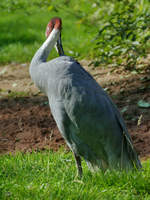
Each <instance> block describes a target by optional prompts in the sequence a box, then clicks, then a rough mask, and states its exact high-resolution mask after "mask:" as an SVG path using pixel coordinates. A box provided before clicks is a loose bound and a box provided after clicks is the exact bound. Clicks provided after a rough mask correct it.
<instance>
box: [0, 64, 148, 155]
mask: <svg viewBox="0 0 150 200" xmlns="http://www.w3.org/2000/svg"><path fill="white" fill-rule="evenodd" d="M82 64H83V65H84V66H85V68H86V69H87V70H88V71H89V70H90V73H91V74H92V75H93V76H94V78H95V79H96V80H97V81H98V82H99V83H100V84H101V86H103V88H105V90H106V91H107V92H108V93H109V94H110V96H111V97H112V99H113V101H114V102H115V103H116V104H117V106H118V108H119V109H120V111H121V112H122V115H123V117H124V119H125V122H126V124H127V128H128V129H129V132H130V134H131V136H132V139H133V143H134V146H135V148H136V149H137V152H138V153H139V154H140V157H141V158H148V157H150V108H142V107H140V106H138V104H137V103H138V102H139V100H144V101H145V102H150V73H149V70H148V68H147V69H146V70H144V71H141V72H139V73H137V72H136V71H133V72H128V71H124V70H123V69H122V68H119V69H117V70H113V68H109V69H107V70H106V69H104V68H96V69H92V68H89V67H87V63H86V62H85V61H84V62H82ZM62 145H64V146H65V147H66V145H65V142H64V140H63V138H62V137H61V135H60V133H59V131H58V129H57V127H56V124H55V122H54V120H53V117H52V115H51V113H50V110H49V106H48V101H47V98H46V97H45V96H43V95H42V94H41V93H40V92H39V91H38V90H37V89H36V88H35V86H34V85H33V83H32V81H31V79H30V77H29V73H28V65H27V64H22V65H17V64H12V65H8V66H1V67H0V153H1V154H2V153H8V152H16V151H23V152H26V151H32V150H43V149H53V150H57V149H58V148H59V147H60V146H62Z"/></svg>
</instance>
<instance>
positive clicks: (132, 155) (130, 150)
mask: <svg viewBox="0 0 150 200" xmlns="http://www.w3.org/2000/svg"><path fill="white" fill-rule="evenodd" d="M123 134H124V138H125V141H126V142H125V145H126V150H127V154H128V158H129V160H130V161H131V163H132V167H133V168H137V169H140V168H142V165H141V162H140V160H139V158H138V155H137V153H136V151H135V149H134V147H133V145H132V142H131V140H130V139H129V138H128V137H127V135H126V134H125V133H124V132H123Z"/></svg>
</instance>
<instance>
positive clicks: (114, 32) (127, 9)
mask: <svg viewBox="0 0 150 200" xmlns="http://www.w3.org/2000/svg"><path fill="white" fill-rule="evenodd" d="M140 3H141V1H138V2H137V1H135V0H131V1H128V0H123V1H116V2H115V3H113V4H112V5H111V7H112V11H111V12H110V13H109V12H108V13H106V16H105V17H104V19H103V22H102V27H101V28H100V30H99V32H98V34H97V37H96V38H95V43H94V47H93V51H92V55H93V57H95V58H96V59H95V61H94V64H95V65H97V64H99V63H114V64H115V63H116V65H120V64H124V65H125V66H126V68H128V69H130V68H131V67H132V69H133V68H134V66H135V65H136V63H137V62H138V59H139V58H141V57H142V56H146V50H147V48H148V44H147V41H148V40H149V39H150V31H149V27H150V10H149V7H147V5H148V4H149V2H148V1H143V4H140ZM144 3H145V4H144ZM146 3H147V4H146Z"/></svg>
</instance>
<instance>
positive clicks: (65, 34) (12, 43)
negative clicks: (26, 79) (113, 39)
mask: <svg viewBox="0 0 150 200" xmlns="http://www.w3.org/2000/svg"><path fill="white" fill-rule="evenodd" d="M1 15H2V16H3V17H1V18H0V28H1V32H0V63H1V64H6V63H12V62H17V63H23V62H30V61H31V59H32V57H33V55H34V53H35V52H36V51H37V49H38V48H39V47H40V46H41V45H42V43H43V42H44V41H45V29H46V25H47V23H48V22H49V20H50V19H51V18H52V17H54V16H60V17H61V18H62V20H63V30H62V40H63V46H64V50H65V53H66V54H67V55H71V56H74V57H84V56H85V55H86V54H87V53H88V51H89V50H88V48H86V46H88V43H89V41H91V40H92V37H93V35H94V30H93V29H92V30H90V29H89V26H87V25H82V26H81V25H80V24H79V23H78V21H79V20H78V19H77V18H76V17H75V16H74V15H72V14H69V13H68V12H65V11H64V10H60V11H59V12H56V11H53V10H52V11H49V10H48V9H44V10H42V9H40V8H33V10H32V12H31V13H30V14H29V15H28V14H26V12H25V11H24V10H23V9H20V10H19V11H18V10H17V11H14V12H10V13H9V12H6V11H5V12H3V11H1ZM50 56H51V58H53V57H56V56H57V54H56V52H55V50H53V51H52V53H51V55H50Z"/></svg>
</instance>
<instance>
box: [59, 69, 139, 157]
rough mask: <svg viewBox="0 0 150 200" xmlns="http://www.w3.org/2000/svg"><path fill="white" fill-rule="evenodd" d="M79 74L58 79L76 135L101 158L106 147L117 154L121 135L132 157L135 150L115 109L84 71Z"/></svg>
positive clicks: (106, 149)
mask: <svg viewBox="0 0 150 200" xmlns="http://www.w3.org/2000/svg"><path fill="white" fill-rule="evenodd" d="M80 75H81V73H79V74H75V76H74V77H71V79H69V80H67V81H66V80H65V79H64V80H63V81H64V82H63V83H61V87H62V88H63V87H64V88H65V92H64V93H63V94H64V95H63V98H62V99H63V104H64V107H65V110H66V112H67V115H68V116H69V118H70V120H71V121H72V123H73V124H74V127H76V130H77V132H76V134H77V137H78V138H79V140H81V141H84V142H85V143H86V144H87V145H88V146H90V147H91V148H92V149H93V151H95V152H96V153H97V154H99V153H100V154H101V155H100V157H101V158H104V157H105V155H106V154H107V153H106V152H109V151H110V152H109V153H110V154H111V153H112V154H113V151H114V152H115V151H116V154H117V153H118V151H119V148H121V144H122V141H123V139H122V138H125V141H126V143H127V144H128V149H129V150H130V151H129V153H130V154H131V152H132V153H133V155H134V160H135V157H136V153H135V151H134V148H133V145H132V141H131V138H130V135H129V134H128V131H127V129H126V126H125V124H124V121H123V119H122V117H121V115H120V113H119V111H118V109H117V108H116V106H115V105H114V104H113V102H112V101H111V99H110V98H109V97H108V95H107V94H106V93H105V91H104V90H103V89H102V88H101V87H100V86H99V85H98V84H97V83H96V81H95V80H94V79H93V78H92V77H91V76H88V75H87V73H84V71H83V75H84V76H82V75H81V76H80ZM65 81H66V82H65ZM61 91H62V90H61ZM74 134H75V133H74ZM116 147H119V148H118V149H116ZM99 148H100V149H99ZM133 155H132V157H133Z"/></svg>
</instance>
